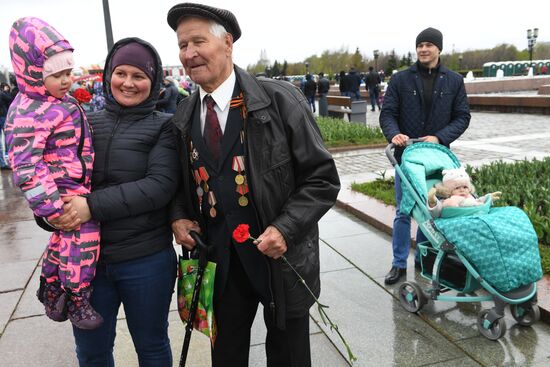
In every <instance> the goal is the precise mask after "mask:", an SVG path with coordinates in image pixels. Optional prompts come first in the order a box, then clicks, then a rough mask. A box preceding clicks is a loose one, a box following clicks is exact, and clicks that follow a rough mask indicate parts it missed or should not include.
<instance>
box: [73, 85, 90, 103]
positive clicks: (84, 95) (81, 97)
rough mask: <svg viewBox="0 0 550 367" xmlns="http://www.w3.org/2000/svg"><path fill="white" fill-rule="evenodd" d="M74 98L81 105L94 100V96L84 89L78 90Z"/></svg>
mask: <svg viewBox="0 0 550 367" xmlns="http://www.w3.org/2000/svg"><path fill="white" fill-rule="evenodd" d="M73 96H74V98H76V100H77V101H78V102H80V103H88V102H90V101H91V100H92V95H91V94H90V92H88V91H87V90H86V89H84V88H78V89H77V90H75V91H74V93H73Z"/></svg>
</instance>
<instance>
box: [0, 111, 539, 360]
mask: <svg viewBox="0 0 550 367" xmlns="http://www.w3.org/2000/svg"><path fill="white" fill-rule="evenodd" d="M377 114H378V113H377V112H376V113H370V112H369V113H368V114H367V116H368V119H369V123H370V122H371V121H373V120H374V119H373V118H372V117H373V116H375V117H376V121H377ZM532 124H535V125H537V126H538V127H537V128H532V127H531V125H532ZM509 125H513V127H507V126H509ZM517 125H523V126H522V127H520V126H517ZM484 131H485V133H484ZM504 131H508V133H507V134H505V133H504ZM501 132H502V134H501ZM530 134H539V135H538V137H539V138H540V136H541V134H542V135H543V136H548V135H544V134H550V117H541V116H529V115H494V114H481V113H477V114H474V115H473V119H472V126H471V128H470V130H469V132H468V134H466V136H465V137H464V138H463V139H461V141H460V142H458V143H457V144H456V147H457V149H456V150H457V151H458V152H459V158H460V159H461V160H462V161H464V162H471V163H475V164H479V163H481V162H483V161H485V159H486V157H487V156H486V153H487V152H491V154H494V155H495V156H494V158H495V159H496V158H500V156H501V155H502V156H503V157H502V158H505V159H521V158H519V157H520V156H521V155H522V154H520V152H519V150H523V151H524V152H527V151H528V152H530V153H529V155H530V156H531V155H532V156H541V155H550V147H549V146H548V145H544V144H542V143H539V141H544V140H546V139H537V138H535V139H533V137H531V138H529V139H523V138H521V136H523V137H525V136H526V135H530ZM487 136H490V137H491V139H497V138H499V137H501V138H503V139H505V141H504V142H503V141H497V140H490V141H482V139H483V140H485V139H486V137H487ZM510 137H516V138H513V139H511V138H510ZM476 141H477V142H476ZM502 146H506V147H509V148H517V149H519V150H518V151H516V152H515V153H514V152H512V151H511V150H509V149H504V152H503V149H502ZM491 157H493V155H491ZM335 159H336V161H337V164H338V168H339V171H340V174H341V178H342V181H343V190H342V194H341V198H345V197H346V195H349V183H350V182H352V181H354V180H356V181H358V182H360V181H363V180H364V179H369V178H373V177H375V176H376V173H375V172H378V171H379V170H388V173H390V168H391V167H390V165H389V163H387V162H386V159H385V157H384V155H383V150H382V149H378V150H366V151H355V152H348V153H346V154H335ZM29 213H30V212H29V210H28V208H27V207H26V205H25V203H24V202H23V199H22V198H21V195H20V194H19V192H18V191H17V190H16V189H14V188H13V187H12V182H11V175H10V174H9V172H5V171H3V172H2V173H1V177H0V224H1V227H0V235H1V236H2V237H1V238H2V239H3V241H2V242H0V366H2V367H3V366H10V367H11V366H44V367H50V366H52V367H53V366H76V365H77V364H76V360H75V357H74V346H73V341H72V333H71V327H70V325H69V323H67V322H65V323H54V322H52V321H50V320H49V319H47V318H46V316H44V314H43V309H42V306H41V304H40V303H39V302H38V301H37V300H36V298H35V296H34V293H35V289H36V286H37V284H38V275H39V270H40V268H39V266H38V265H39V264H38V261H39V257H40V255H41V252H42V250H43V248H44V244H45V243H46V240H47V233H45V232H43V231H41V230H40V229H38V228H37V227H36V225H35V224H34V222H33V221H32V218H31V216H30V215H29ZM320 237H321V279H322V296H321V302H323V303H324V304H328V305H329V306H330V308H329V309H328V310H327V313H328V314H329V316H330V317H331V319H332V320H333V321H334V322H335V323H336V324H338V326H339V330H340V331H341V332H342V334H343V335H344V336H345V337H346V339H347V340H348V341H349V344H350V346H351V348H352V350H353V352H354V353H355V355H356V356H357V357H358V361H357V362H356V363H355V366H439V367H446V366H449V367H450V366H538V367H542V366H548V365H549V364H550V348H548V345H550V325H547V324H544V323H537V324H536V325H534V326H533V327H527V328H524V327H520V326H518V325H516V323H515V321H514V320H513V319H512V318H511V316H510V315H509V314H508V315H507V316H506V318H505V320H506V324H507V326H508V332H507V334H506V335H505V336H504V337H503V338H502V339H500V340H499V341H497V342H492V341H489V340H487V339H485V338H484V337H482V336H480V335H479V333H478V331H477V328H476V315H477V313H478V312H479V311H480V310H481V309H482V308H489V307H491V304H490V303H484V304H482V305H480V304H458V305H457V304H455V303H443V302H439V303H436V304H430V305H428V306H426V307H425V308H424V309H423V310H422V312H420V314H419V315H415V314H410V313H408V312H406V311H405V310H404V309H403V308H402V307H401V305H400V304H399V302H398V301H397V299H396V289H397V286H385V285H384V284H383V277H384V274H385V273H386V272H387V270H388V267H389V264H390V263H391V250H390V248H391V238H390V236H389V235H387V234H386V233H384V232H381V231H379V230H377V229H375V228H373V227H371V226H370V225H368V224H366V223H364V222H363V221H361V220H359V219H357V218H356V217H354V216H352V215H350V214H348V213H346V212H344V211H342V210H341V209H337V208H335V209H333V210H331V211H329V212H328V213H327V215H325V217H323V219H322V220H321V223H320ZM409 260H410V261H409V265H410V266H409V269H411V270H410V271H409V273H408V275H407V277H408V279H410V280H413V279H414V280H416V281H419V282H423V281H424V280H423V279H422V278H421V277H420V276H419V274H418V273H417V272H415V271H413V270H412V269H413V266H412V258H410V259H409ZM174 301H175V300H174ZM119 317H120V322H119V324H118V327H117V342H116V345H115V358H116V362H117V366H123V367H125V366H137V360H136V356H135V353H134V351H133V346H132V342H131V336H130V335H129V333H128V329H127V327H126V323H125V321H124V313H123V312H122V311H121V313H120V315H119ZM169 330H170V338H171V341H172V346H173V351H174V360H175V361H177V359H178V357H179V351H180V348H181V343H182V340H183V334H184V328H183V324H182V323H181V321H180V320H179V317H178V314H177V312H176V304H175V302H173V304H172V307H171V312H170V329H169ZM264 338H265V328H264V326H263V322H262V321H261V318H260V317H259V318H257V321H256V323H255V324H254V327H253V333H252V339H251V351H250V366H265V364H266V362H265V356H264V354H265V353H264V344H263V342H264ZM311 342H312V356H313V366H320V367H325V366H326V367H333V366H348V365H349V364H348V363H347V362H346V359H345V356H346V353H345V350H344V348H343V346H342V344H341V343H340V340H339V339H338V337H337V335H336V333H334V332H332V331H330V330H329V329H328V328H327V327H325V326H324V325H322V323H321V322H320V318H319V316H318V313H317V311H316V310H315V309H314V308H312V312H311ZM176 365H177V364H176ZM187 365H188V366H197V367H203V366H208V365H209V345H208V339H207V338H206V337H204V336H203V335H200V334H198V333H194V334H193V338H192V343H191V352H190V355H189V360H188V364H187Z"/></svg>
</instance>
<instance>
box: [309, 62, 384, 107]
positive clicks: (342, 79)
mask: <svg viewBox="0 0 550 367" xmlns="http://www.w3.org/2000/svg"><path fill="white" fill-rule="evenodd" d="M384 79H385V75H384V71H383V70H381V71H379V72H377V71H375V70H374V68H373V67H372V66H370V67H369V71H368V72H367V73H365V74H360V73H358V72H357V71H356V70H355V68H353V67H352V68H351V69H350V71H349V72H348V73H346V72H345V71H343V70H342V71H340V73H339V74H336V75H335V80H336V84H338V88H339V90H340V95H341V96H345V97H350V98H351V100H352V101H358V100H360V99H361V93H360V88H361V84H362V83H363V82H364V84H365V90H366V91H367V92H368V93H369V100H370V104H371V111H375V108H376V107H378V110H381V108H382V107H381V106H382V101H383V100H382V96H381V94H380V91H381V84H382V82H383V81H384ZM300 88H301V89H302V92H303V93H304V95H305V96H306V98H307V100H308V103H309V105H310V108H311V110H312V112H314V113H315V112H316V108H315V97H316V96H318V97H319V116H328V105H327V95H328V92H329V89H330V82H329V80H328V79H327V78H326V77H325V75H324V73H322V72H321V73H319V75H318V78H317V81H315V78H314V76H313V75H311V74H309V73H308V74H306V76H305V79H304V80H302V83H301V86H300Z"/></svg>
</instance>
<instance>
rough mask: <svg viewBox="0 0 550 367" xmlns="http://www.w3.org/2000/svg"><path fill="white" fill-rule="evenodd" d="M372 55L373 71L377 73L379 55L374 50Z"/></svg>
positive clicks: (378, 52)
mask: <svg viewBox="0 0 550 367" xmlns="http://www.w3.org/2000/svg"><path fill="white" fill-rule="evenodd" d="M372 53H373V55H374V71H376V72H377V73H378V56H379V55H380V51H378V50H374V51H372Z"/></svg>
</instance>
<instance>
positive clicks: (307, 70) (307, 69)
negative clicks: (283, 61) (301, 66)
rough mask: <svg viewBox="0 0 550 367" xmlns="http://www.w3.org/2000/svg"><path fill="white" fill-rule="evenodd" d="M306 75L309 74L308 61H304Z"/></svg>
mask: <svg viewBox="0 0 550 367" xmlns="http://www.w3.org/2000/svg"><path fill="white" fill-rule="evenodd" d="M305 64H306V75H307V74H309V62H307V61H306V63H305Z"/></svg>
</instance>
